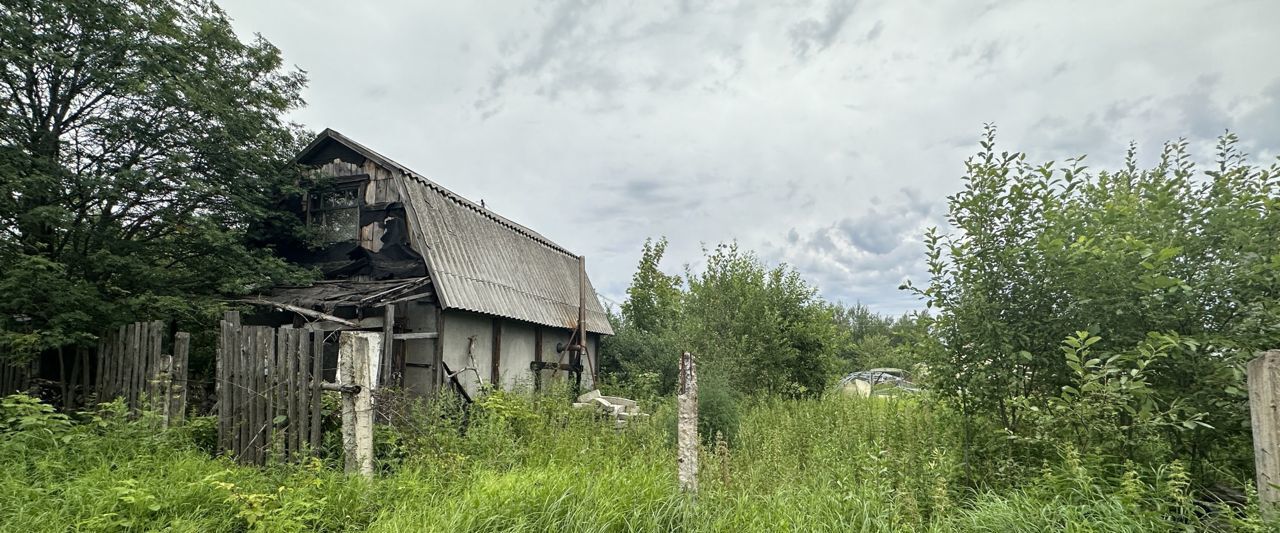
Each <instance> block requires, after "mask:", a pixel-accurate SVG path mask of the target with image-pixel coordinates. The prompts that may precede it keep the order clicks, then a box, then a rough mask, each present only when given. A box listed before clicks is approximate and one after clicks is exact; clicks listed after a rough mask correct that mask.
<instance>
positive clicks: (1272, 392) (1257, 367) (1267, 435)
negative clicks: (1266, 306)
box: [1248, 350, 1280, 517]
mask: <svg viewBox="0 0 1280 533" xmlns="http://www.w3.org/2000/svg"><path fill="white" fill-rule="evenodd" d="M1248 379H1249V412H1250V413H1251V415H1252V418H1253V460H1254V465H1253V466H1254V469H1255V470H1256V472H1257V482H1258V502H1259V503H1261V504H1262V513H1263V514H1264V515H1266V516H1268V517H1273V516H1275V512H1276V504H1277V503H1280V489H1278V488H1277V484H1280V350H1271V351H1269V352H1264V353H1262V354H1260V355H1259V356H1258V357H1257V358H1255V359H1254V360H1252V361H1249V367H1248Z"/></svg>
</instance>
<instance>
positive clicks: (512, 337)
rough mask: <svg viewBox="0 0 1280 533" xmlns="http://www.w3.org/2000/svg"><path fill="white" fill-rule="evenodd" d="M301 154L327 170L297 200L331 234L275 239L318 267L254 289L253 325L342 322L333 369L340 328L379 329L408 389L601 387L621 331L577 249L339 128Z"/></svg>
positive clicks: (318, 229)
mask: <svg viewBox="0 0 1280 533" xmlns="http://www.w3.org/2000/svg"><path fill="white" fill-rule="evenodd" d="M296 161H297V162H298V163H299V164H301V165H304V166H307V167H310V168H313V169H315V172H317V173H319V174H320V175H321V176H324V177H325V178H326V179H324V180H323V181H324V182H325V183H326V185H325V186H324V188H322V189H320V188H318V189H316V190H310V191H307V193H306V194H305V195H304V196H303V198H302V200H301V202H297V203H296V205H292V206H290V209H292V210H294V211H295V213H296V214H297V215H298V216H300V217H303V218H304V219H305V220H306V222H307V224H308V226H309V227H310V228H311V229H312V232H313V234H316V235H319V236H320V237H321V240H322V241H323V246H321V247H319V248H316V247H314V246H313V247H310V248H301V247H296V246H293V247H291V246H288V245H283V244H282V245H280V246H278V248H279V249H280V250H281V253H282V254H283V255H284V256H285V257H286V259H288V260H290V261H292V262H295V263H298V264H301V265H305V266H310V267H314V268H316V269H318V270H319V271H320V272H322V273H323V279H321V280H319V281H316V282H314V283H312V284H311V285H308V286H301V287H276V288H274V289H272V290H270V291H267V292H264V293H263V294H261V295H258V296H257V297H255V298H252V299H250V300H248V302H249V303H252V304H255V309H256V310H257V312H255V313H253V314H248V315H246V316H245V323H246V324H254V325H262V326H287V325H292V326H294V327H297V328H304V329H306V330H310V331H324V332H332V333H334V334H332V335H326V337H325V339H326V340H325V343H324V358H325V359H326V362H325V365H324V366H325V368H327V369H333V368H334V367H335V366H336V358H337V345H336V342H337V335H336V332H339V331H344V330H365V331H377V332H381V333H383V338H384V339H388V342H385V343H384V345H383V351H384V353H383V355H382V357H381V360H380V364H379V365H378V368H379V370H378V375H377V380H378V382H379V383H381V384H382V385H386V386H396V387H403V388H404V389H405V390H406V391H408V392H409V393H412V394H430V393H434V392H435V391H437V390H440V389H441V388H445V389H447V390H454V391H456V392H457V393H459V394H461V395H463V396H464V397H466V398H474V397H475V395H477V394H478V393H480V392H481V391H482V390H483V388H484V387H486V386H495V387H501V388H504V389H512V388H516V387H527V388H538V387H542V386H545V385H546V384H547V383H549V382H551V381H555V380H560V381H566V382H567V383H569V384H570V385H572V386H575V387H580V388H581V389H582V390H589V389H590V388H592V387H594V386H595V381H596V379H595V378H596V369H597V368H598V365H597V362H596V354H597V351H598V347H599V341H600V336H601V335H610V334H612V333H613V332H612V330H611V329H610V326H609V322H608V320H607V318H606V315H605V313H604V309H603V308H602V307H601V305H600V302H599V300H598V299H597V298H596V295H595V291H594V289H593V288H592V286H591V281H590V280H589V279H587V276H586V270H585V260H584V259H583V258H582V257H580V256H578V255H575V254H573V253H571V252H570V251H568V250H566V249H565V248H563V247H561V246H559V245H557V244H556V243H554V242H552V241H551V240H550V239H547V238H546V237H544V236H542V235H540V234H539V233H537V232H535V231H533V230H531V229H529V228H527V227H524V226H522V225H520V224H517V223H515V222H512V221H511V220H508V219H506V218H504V217H502V216H500V215H498V214H496V213H494V212H492V211H490V210H489V209H487V208H485V207H484V206H483V205H481V204H477V203H474V202H472V201H470V200H467V199H466V198H463V197H461V196H459V195H457V194H455V193H453V192H451V191H449V190H448V189H446V188H444V187H442V186H441V185H439V184H437V183H435V182H433V181H431V180H429V179H427V178H425V177H423V176H422V175H420V174H417V173H415V172H413V171H412V170H410V169H408V168H406V167H404V166H403V165H400V164H398V163H396V162H394V161H392V160H390V159H388V158H386V157H383V156H381V155H379V154H378V153H377V152H374V151H373V150H370V149H368V148H366V147H365V146H363V145H361V144H359V143H356V142H355V141H353V140H351V139H349V138H347V137H345V136H343V135H342V134H340V133H338V132H336V131H333V130H325V131H324V132H322V133H321V134H320V135H319V136H318V137H317V138H316V139H315V140H314V141H312V142H311V144H310V145H308V146H307V147H306V148H305V149H304V150H303V151H302V152H301V153H300V154H298V156H297V158H296ZM329 374H330V375H329V376H328V379H330V380H332V379H333V376H332V375H331V374H332V370H330V371H329Z"/></svg>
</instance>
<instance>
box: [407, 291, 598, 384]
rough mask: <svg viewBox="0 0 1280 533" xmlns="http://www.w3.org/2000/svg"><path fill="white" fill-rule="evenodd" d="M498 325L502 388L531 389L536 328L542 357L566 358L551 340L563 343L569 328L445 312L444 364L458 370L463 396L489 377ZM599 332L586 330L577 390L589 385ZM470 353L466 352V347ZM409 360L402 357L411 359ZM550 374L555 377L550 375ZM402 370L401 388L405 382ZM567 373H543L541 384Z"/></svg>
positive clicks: (469, 313)
mask: <svg viewBox="0 0 1280 533" xmlns="http://www.w3.org/2000/svg"><path fill="white" fill-rule="evenodd" d="M495 324H496V325H498V326H499V327H501V328H502V335H501V340H500V343H499V345H500V352H499V362H498V372H499V381H500V383H501V385H502V388H504V389H507V390H513V389H532V388H533V383H534V375H533V372H532V371H531V370H530V369H529V364H530V363H532V362H533V361H535V360H536V357H537V356H536V354H535V350H534V347H535V346H537V343H538V341H537V335H538V330H539V329H540V330H541V331H542V360H543V361H549V362H556V361H559V360H563V362H565V363H567V362H569V357H568V355H567V354H561V353H556V343H566V344H567V343H568V342H569V335H570V331H569V330H568V329H565V328H550V327H546V326H538V325H535V324H531V323H528V322H524V321H519V320H511V319H507V318H495V317H493V316H490V315H485V314H480V313H473V312H470V311H461V310H447V311H444V332H443V333H442V334H441V339H442V340H443V342H444V346H443V348H444V362H445V364H446V365H447V366H448V369H449V371H450V372H458V371H460V370H462V373H461V374H458V377H457V378H458V382H459V383H461V384H462V386H463V389H465V390H466V391H467V394H469V395H471V396H472V397H475V395H476V394H477V393H478V392H479V390H480V385H481V383H484V384H488V383H490V382H491V381H492V376H493V346H494V329H493V328H494V326H495ZM599 338H600V336H599V335H597V334H595V333H588V334H587V350H588V352H589V353H590V355H591V361H590V364H587V363H586V362H584V364H583V366H584V367H585V372H583V375H582V389H583V390H584V391H586V390H590V389H591V388H593V386H594V385H593V381H592V379H591V374H592V372H591V369H592V368H594V365H595V360H596V350H597V349H598V348H599V344H600V343H599ZM468 348H470V350H471V352H470V354H468V352H467V350H468ZM413 360H414V359H412V358H410V359H406V361H413ZM553 374H554V377H553ZM408 376H409V374H408V371H407V369H406V380H405V385H406V387H409V386H410V383H409V379H408ZM567 379H568V372H564V371H560V372H552V371H550V370H544V371H542V383H543V384H544V385H547V384H549V383H552V382H555V381H559V382H567Z"/></svg>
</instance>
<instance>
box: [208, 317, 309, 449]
mask: <svg viewBox="0 0 1280 533" xmlns="http://www.w3.org/2000/svg"><path fill="white" fill-rule="evenodd" d="M323 347H324V332H314V333H312V332H310V331H306V330H302V329H296V328H291V327H284V328H278V329H277V328H272V327H266V326H243V325H241V324H240V314H239V313H236V312H234V311H232V312H228V313H226V315H225V316H224V317H223V320H222V322H221V335H220V336H219V339H218V359H217V368H216V373H217V397H218V447H219V449H220V450H221V451H225V452H230V453H231V455H232V457H234V458H235V459H236V461H238V462H240V463H245V464H265V463H266V462H267V461H268V460H279V461H298V460H301V459H302V458H303V457H306V456H308V455H310V454H312V453H314V452H315V451H316V450H318V449H319V447H320V437H321V435H320V398H321V394H322V385H323V377H324V374H323V368H322V366H321V365H322V362H323V359H324V357H323V354H324V350H323Z"/></svg>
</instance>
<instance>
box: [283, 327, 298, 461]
mask: <svg viewBox="0 0 1280 533" xmlns="http://www.w3.org/2000/svg"><path fill="white" fill-rule="evenodd" d="M280 332H281V333H284V334H285V336H286V337H288V339H287V342H285V344H286V345H287V346H288V347H289V350H288V351H286V352H285V353H284V363H285V364H284V366H285V371H284V374H283V375H282V376H280V378H281V379H282V380H283V381H284V383H283V385H284V390H285V394H284V402H285V406H284V407H285V409H284V410H285V415H284V416H285V419H286V425H285V427H284V428H285V438H284V448H285V454H286V456H287V457H288V458H289V459H292V458H293V457H294V456H295V455H297V448H298V444H297V439H296V437H297V436H298V403H297V402H296V401H295V400H296V398H295V396H296V395H297V394H298V383H297V371H298V332H297V330H295V329H293V328H288V329H283V330H280Z"/></svg>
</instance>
